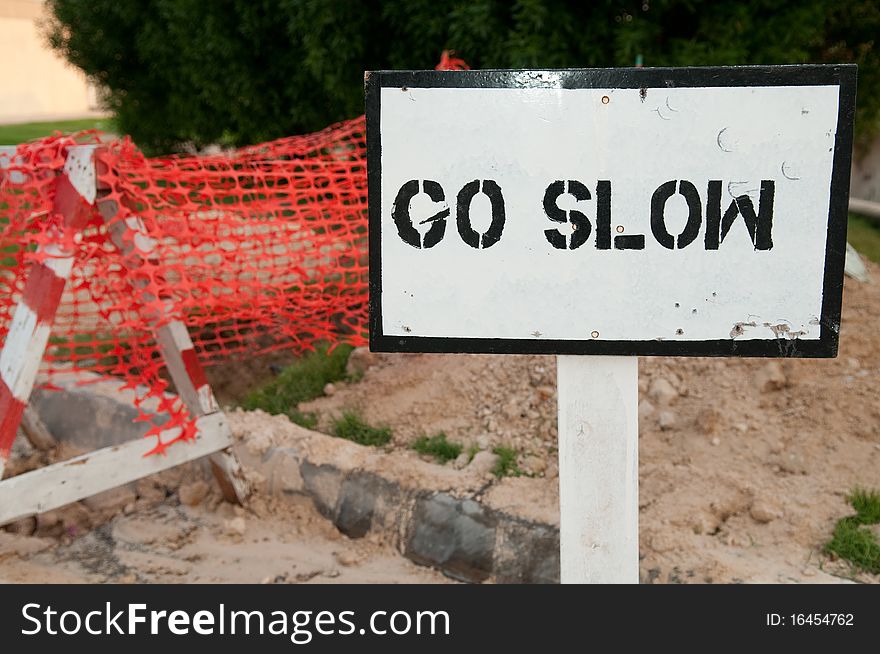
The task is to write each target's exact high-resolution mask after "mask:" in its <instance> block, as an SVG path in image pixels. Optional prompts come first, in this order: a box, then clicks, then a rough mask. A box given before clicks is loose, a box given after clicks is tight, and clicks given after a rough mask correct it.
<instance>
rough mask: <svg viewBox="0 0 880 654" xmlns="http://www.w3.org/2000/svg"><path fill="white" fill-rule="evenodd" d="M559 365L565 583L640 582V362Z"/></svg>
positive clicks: (565, 360)
mask: <svg viewBox="0 0 880 654" xmlns="http://www.w3.org/2000/svg"><path fill="white" fill-rule="evenodd" d="M556 365H557V373H556V375H557V376H556V379H557V394H558V410H559V426H558V431H559V510H560V528H559V541H560V547H561V554H560V560H561V577H560V580H561V581H562V583H565V584H576V583H633V584H635V583H638V581H639V421H638V401H639V400H638V394H639V387H638V357H621V356H607V357H603V356H571V355H569V356H558V357H557V358H556Z"/></svg>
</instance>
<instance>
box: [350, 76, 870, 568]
mask: <svg viewBox="0 0 880 654" xmlns="http://www.w3.org/2000/svg"><path fill="white" fill-rule="evenodd" d="M855 83H856V67H855V66H848V65H805V66H757V67H722V68H681V69H674V68H672V69H662V68H655V69H647V68H635V69H605V70H565V71H552V70H548V71H517V70H510V71H383V72H373V73H367V75H366V104H367V149H368V154H367V158H368V177H369V207H370V220H369V222H370V225H369V228H370V259H371V260H370V344H371V347H372V348H373V349H374V350H378V351H398V352H474V353H505V354H525V353H545V354H556V355H560V356H559V357H558V379H557V381H558V403H559V405H558V415H559V430H558V431H559V459H560V461H559V471H560V475H559V479H560V511H561V523H560V542H561V566H562V570H561V578H562V580H563V582H637V581H638V419H637V405H638V384H637V381H638V380H637V374H638V372H637V370H638V366H637V361H638V359H637V357H638V356H654V355H666V356H763V357H781V356H784V357H833V356H836V354H837V345H838V336H839V327H840V305H841V299H842V288H843V267H844V256H845V248H846V213H847V202H848V192H849V170H850V162H851V157H852V128H853V112H854V103H855ZM584 355H603V356H584Z"/></svg>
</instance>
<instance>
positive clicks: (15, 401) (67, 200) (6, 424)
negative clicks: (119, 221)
mask: <svg viewBox="0 0 880 654" xmlns="http://www.w3.org/2000/svg"><path fill="white" fill-rule="evenodd" d="M93 157H94V147H90V146H83V147H81V148H77V149H76V150H75V151H74V150H72V151H71V152H70V153H69V154H68V157H67V161H66V163H65V165H64V170H63V171H62V173H61V174H60V175H58V179H57V182H56V189H55V198H54V207H53V209H54V211H55V212H57V213H59V214H61V216H62V217H63V220H64V226H65V228H66V229H70V230H72V231H73V232H74V233H75V234H76V233H78V231H79V230H80V229H82V227H83V226H84V224H85V222H86V221H87V220H88V217H89V215H90V214H91V205H93V204H94V202H95V198H96V187H95V171H94V165H93ZM42 253H43V254H45V255H46V256H45V259H44V260H43V261H42V262H37V263H34V264H33V265H32V266H31V269H30V271H29V272H28V278H27V281H26V282H25V286H24V292H23V293H22V298H21V302H19V304H18V306H17V307H16V309H15V313H14V314H13V316H12V321H11V323H10V325H9V332H8V333H7V335H6V340H5V341H4V343H3V349H2V351H0V478H2V476H3V470H4V469H5V467H6V461H7V460H8V458H9V452H10V451H11V449H12V444H13V442H14V441H15V436H16V434H17V433H18V427H19V425H20V424H21V420H22V417H23V415H24V412H25V407H26V406H27V402H28V398H29V397H30V395H31V391H32V390H33V387H34V382H35V381H36V378H37V371H38V369H39V367H40V362H41V361H42V360H43V354H44V353H45V351H46V345H47V344H48V342H49V332H50V330H51V326H52V321H53V319H54V318H55V312H56V311H57V310H58V305H59V304H60V303H61V295H62V293H64V287H65V285H66V284H67V280H68V279H69V277H70V272H71V270H72V268H73V259H74V257H73V253H70V252H64V251H62V250H61V248H60V247H59V246H56V245H48V246H46V247H45V248H43V250H42Z"/></svg>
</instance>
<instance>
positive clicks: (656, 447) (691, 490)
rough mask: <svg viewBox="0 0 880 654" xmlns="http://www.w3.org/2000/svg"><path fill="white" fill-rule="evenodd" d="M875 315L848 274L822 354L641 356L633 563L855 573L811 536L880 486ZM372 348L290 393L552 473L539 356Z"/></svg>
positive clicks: (865, 287)
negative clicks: (353, 366) (834, 328)
mask: <svg viewBox="0 0 880 654" xmlns="http://www.w3.org/2000/svg"><path fill="white" fill-rule="evenodd" d="M869 269H870V272H871V273H872V277H873V279H874V280H878V279H880V270H878V266H876V265H871V264H869ZM878 320H880V285H878V284H877V283H876V281H875V282H874V283H859V282H856V281H854V280H852V279H847V280H846V287H845V295H844V302H843V320H842V325H841V335H840V354H839V356H838V358H836V359H831V360H828V359H825V360H822V359H818V360H817V359H812V360H810V359H807V360H782V361H779V360H760V359H708V358H647V357H646V358H642V359H641V360H640V363H639V377H640V381H639V387H640V403H639V414H640V420H639V430H640V446H639V455H640V464H639V472H640V521H641V522H640V534H641V553H642V574H643V577H644V578H646V579H648V580H657V581H688V580H693V581H707V582H708V581H715V582H736V581H742V580H749V581H768V582H776V581H789V580H798V581H815V580H818V578H823V579H824V578H825V577H826V575H825V574H824V572H830V573H831V574H833V575H840V576H843V577H851V576H853V575H852V573H851V571H850V570H849V568H848V566H845V565H842V564H840V563H839V562H832V561H829V560H828V559H827V557H826V556H825V555H824V554H822V553H821V548H822V546H823V544H824V543H825V542H826V541H827V540H828V538H829V537H830V534H831V531H832V529H833V526H834V523H835V522H836V520H837V519H839V518H840V517H842V516H844V515H847V514H849V513H852V510H851V509H850V507H849V506H848V505H847V504H846V501H845V495H846V494H847V493H848V492H849V491H851V490H852V489H853V488H854V487H856V486H862V487H869V488H877V487H880V402H878V398H880V331H877V330H874V329H873V328H872V325H875V324H877V323H878ZM376 358H377V362H376V365H374V366H373V367H371V368H370V369H368V370H367V372H366V374H365V376H364V378H363V380H362V381H360V382H359V383H357V384H351V385H345V384H343V385H338V386H337V387H336V388H335V389H333V391H334V392H333V394H332V396H330V397H324V398H319V399H317V400H314V401H312V402H309V403H306V404H303V405H301V408H302V409H303V410H308V411H317V412H318V414H319V415H320V417H321V419H320V425H321V426H322V427H324V428H327V427H328V425H329V423H330V421H331V419H332V417H333V416H335V415H337V414H338V413H340V412H341V411H342V410H343V409H345V408H356V409H357V410H359V411H360V412H362V414H363V416H364V417H365V418H366V420H367V421H369V422H370V423H372V424H384V425H389V426H390V427H392V429H393V433H394V443H395V445H396V446H400V447H405V446H406V445H407V444H408V443H411V442H412V440H413V439H415V438H416V437H418V436H419V435H421V434H433V433H436V432H438V431H443V432H445V433H446V434H447V436H448V437H449V439H450V440H454V441H458V442H461V443H463V444H464V445H465V446H471V445H475V446H477V447H480V448H481V449H487V448H491V447H493V446H495V445H505V446H508V447H513V448H515V449H516V450H518V451H519V452H520V456H519V464H520V467H521V468H522V469H523V470H524V471H525V472H526V473H529V474H533V475H537V476H543V477H545V478H547V479H548V481H549V480H552V483H556V480H555V479H554V478H555V477H556V475H557V468H556V462H555V457H556V449H555V446H556V427H555V412H556V405H555V400H556V397H555V392H556V391H555V359H554V358H553V357H547V356H474V355H459V356H452V355H427V354H426V355H390V356H389V355H384V356H379V357H376ZM823 571H824V572H823ZM855 576H856V577H857V578H858V579H859V580H861V581H871V582H877V581H878V578H877V577H876V576H874V577H871V576H869V575H855Z"/></svg>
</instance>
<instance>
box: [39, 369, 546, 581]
mask: <svg viewBox="0 0 880 654" xmlns="http://www.w3.org/2000/svg"><path fill="white" fill-rule="evenodd" d="M111 384H112V382H111ZM108 388H109V387H108ZM110 390H112V388H111V389H110ZM34 405H35V406H36V408H38V410H39V413H40V415H41V417H43V419H44V420H45V421H46V423H47V425H48V426H49V428H50V430H51V431H52V433H53V435H54V436H55V438H56V439H57V440H59V441H62V442H69V443H72V444H75V445H77V446H80V447H86V448H93V447H103V446H106V445H109V444H112V443H118V442H124V441H125V440H129V439H131V438H135V437H137V436H138V435H139V434H138V433H137V432H138V431H140V427H142V425H137V428H135V426H134V425H133V423H132V422H131V420H132V417H133V409H131V408H130V405H129V404H128V403H127V402H126V399H125V397H124V396H123V395H121V394H117V393H112V392H108V389H105V388H100V387H93V386H91V385H87V386H77V387H75V388H73V387H70V388H66V389H65V390H64V391H60V392H47V391H43V392H41V393H40V394H39V397H38V398H37V399H36V401H35V402H34ZM74 413H75V414H76V415H78V416H83V417H85V418H86V420H85V421H83V420H80V419H79V418H77V419H75V420H72V419H71V417H72V416H73V415H74ZM260 413H261V412H254V413H248V412H242V411H238V410H235V411H231V412H229V413H228V416H229V422H230V426H231V427H232V430H233V433H234V434H235V435H236V437H237V438H238V443H237V445H236V451H237V454H238V456H239V457H240V459H241V461H242V463H243V465H244V466H245V469H246V472H247V474H248V476H249V477H251V478H252V481H254V482H256V483H257V484H258V485H259V486H262V490H263V491H264V492H266V493H268V494H270V495H274V496H276V497H280V498H284V497H286V496H290V495H305V496H307V497H308V498H310V499H311V501H312V502H313V503H314V505H315V507H316V508H317V509H318V511H319V512H320V513H321V514H322V515H324V516H325V517H326V518H327V519H329V520H331V521H332V522H333V524H334V525H335V526H336V527H337V529H339V531H340V532H342V533H343V534H345V535H347V536H348V537H349V538H363V537H366V536H370V537H374V538H378V539H380V540H383V541H385V542H388V543H391V544H392V545H393V546H394V547H396V548H397V549H398V550H399V551H400V552H401V554H403V555H404V556H405V557H407V558H409V559H410V560H412V561H414V562H415V563H418V564H420V565H426V566H430V567H433V568H436V569H438V570H440V571H442V572H443V573H444V574H446V575H448V576H449V577H451V578H453V579H457V580H460V581H465V582H472V583H479V582H483V581H488V580H491V581H495V582H497V583H558V582H559V527H558V516H559V510H558V499H557V495H556V493H555V488H556V480H555V479H554V480H546V479H528V478H517V479H504V480H501V481H497V480H495V479H494V477H491V476H481V477H478V476H476V475H474V474H469V473H468V472H467V471H458V470H453V469H452V468H450V467H447V466H440V465H436V464H432V463H427V462H425V461H423V460H421V459H420V458H419V457H417V456H416V455H415V454H414V453H412V452H410V451H400V450H397V451H391V452H384V451H381V450H377V449H375V448H369V447H364V446H360V445H357V444H354V443H351V442H349V441H345V440H341V439H338V438H334V437H331V436H327V435H325V434H320V433H318V432H313V431H310V430H307V429H304V428H302V427H299V426H297V425H294V424H293V423H291V422H289V421H288V420H287V418H284V417H280V416H267V415H265V414H262V415H258V414H260ZM255 418H258V419H259V421H260V428H259V429H256V428H255V427H254V422H253V421H254V419H255ZM80 423H82V424H80ZM267 426H268V427H267ZM267 429H268V431H269V432H270V433H271V437H269V438H265V437H262V438H260V437H257V436H255V435H254V434H255V432H257V431H259V432H264V431H266V430H267Z"/></svg>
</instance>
